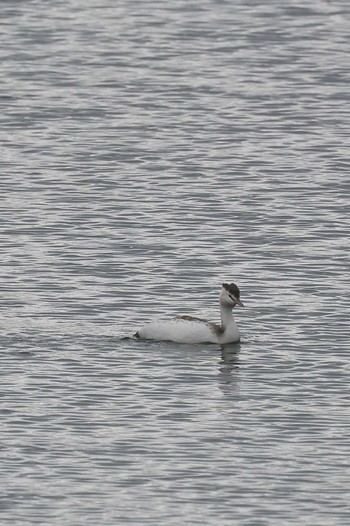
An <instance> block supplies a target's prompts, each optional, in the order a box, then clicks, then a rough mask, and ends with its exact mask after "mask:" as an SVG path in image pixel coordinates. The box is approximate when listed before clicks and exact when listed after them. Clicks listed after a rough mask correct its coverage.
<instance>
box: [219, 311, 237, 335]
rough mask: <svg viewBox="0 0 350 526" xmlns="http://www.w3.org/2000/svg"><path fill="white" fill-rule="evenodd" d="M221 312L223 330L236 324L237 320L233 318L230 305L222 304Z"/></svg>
mask: <svg viewBox="0 0 350 526" xmlns="http://www.w3.org/2000/svg"><path fill="white" fill-rule="evenodd" d="M220 314H221V327H222V329H223V331H226V330H227V329H229V328H230V327H232V326H234V325H235V320H234V318H233V313H232V307H231V306H230V305H222V304H220Z"/></svg>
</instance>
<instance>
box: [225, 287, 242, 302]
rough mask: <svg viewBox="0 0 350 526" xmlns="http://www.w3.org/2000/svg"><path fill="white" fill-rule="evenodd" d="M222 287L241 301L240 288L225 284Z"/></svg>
mask: <svg viewBox="0 0 350 526" xmlns="http://www.w3.org/2000/svg"><path fill="white" fill-rule="evenodd" d="M222 286H223V287H224V289H226V290H227V291H228V292H229V293H230V294H233V296H234V297H235V298H237V299H238V300H239V294H240V293H239V288H238V287H237V285H235V284H234V283H230V284H228V283H223V284H222Z"/></svg>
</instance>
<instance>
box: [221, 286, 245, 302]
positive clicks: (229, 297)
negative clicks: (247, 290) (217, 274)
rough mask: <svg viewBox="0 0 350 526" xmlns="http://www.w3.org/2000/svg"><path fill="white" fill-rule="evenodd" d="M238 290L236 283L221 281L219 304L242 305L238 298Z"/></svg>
mask: <svg viewBox="0 0 350 526" xmlns="http://www.w3.org/2000/svg"><path fill="white" fill-rule="evenodd" d="M239 296H240V292H239V288H238V287H237V285H235V284H234V283H230V284H228V283H223V284H222V289H221V293H220V303H221V305H224V306H226V307H231V308H233V307H235V305H239V306H240V307H244V305H243V303H242V302H241V300H240V299H239Z"/></svg>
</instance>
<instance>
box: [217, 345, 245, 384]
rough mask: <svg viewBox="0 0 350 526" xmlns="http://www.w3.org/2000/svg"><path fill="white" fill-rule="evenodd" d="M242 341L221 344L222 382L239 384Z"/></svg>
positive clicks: (220, 374) (220, 366) (220, 365)
mask: <svg viewBox="0 0 350 526" xmlns="http://www.w3.org/2000/svg"><path fill="white" fill-rule="evenodd" d="M240 350H241V344H240V343H231V344H226V345H222V346H221V359H220V362H219V376H220V382H221V383H225V384H237V381H238V373H239V366H240V362H239V352H240Z"/></svg>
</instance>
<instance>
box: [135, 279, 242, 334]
mask: <svg viewBox="0 0 350 526" xmlns="http://www.w3.org/2000/svg"><path fill="white" fill-rule="evenodd" d="M239 296H240V292H239V288H238V287H237V285H235V284H234V283H230V284H228V283H223V284H222V289H221V292H220V313H221V324H218V323H212V322H210V321H206V320H202V319H201V318H194V317H193V316H177V317H176V318H173V319H171V320H169V321H155V322H151V323H148V324H147V325H145V326H144V327H142V329H140V330H139V331H138V332H137V333H136V334H134V336H135V337H136V338H143V339H146V340H157V341H160V340H170V341H173V342H178V343H204V342H212V343H219V344H224V343H233V342H238V341H239V338H240V337H239V331H238V327H237V325H236V322H235V320H234V318H233V314H232V309H233V308H234V307H235V306H236V305H239V306H240V307H244V305H243V303H242V302H241V300H240V299H239Z"/></svg>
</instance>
